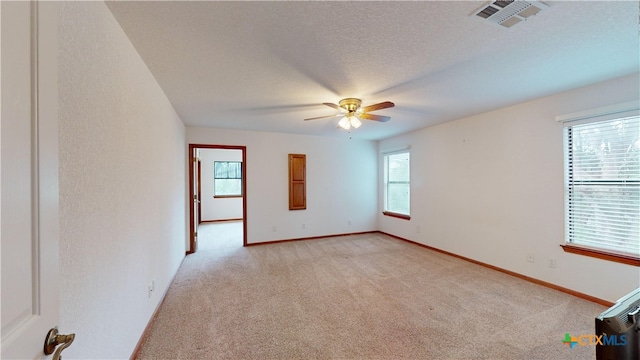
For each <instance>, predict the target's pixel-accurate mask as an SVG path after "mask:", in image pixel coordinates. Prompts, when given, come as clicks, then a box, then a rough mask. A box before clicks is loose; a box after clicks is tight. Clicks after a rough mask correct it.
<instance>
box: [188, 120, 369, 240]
mask: <svg viewBox="0 0 640 360" xmlns="http://www.w3.org/2000/svg"><path fill="white" fill-rule="evenodd" d="M187 142H188V143H192V144H216V145H244V146H246V147H247V153H246V156H247V164H246V166H247V173H246V178H247V194H246V195H247V227H248V229H247V236H248V239H247V240H248V242H249V243H255V242H264V241H273V240H282V239H292V238H303V237H311V236H322V235H331V234H344V233H352V232H360V231H373V230H376V229H377V223H376V211H377V208H378V203H377V198H376V191H377V184H378V179H377V176H376V172H377V168H378V167H377V164H376V161H377V160H376V143H375V142H373V141H362V140H349V139H348V138H347V134H346V133H345V137H344V138H341V139H336V138H326V137H319V136H305V135H294V134H280V133H269V132H255V131H238V130H223V129H209V128H195V127H188V128H187ZM290 153H295V154H306V155H307V209H306V210H296V211H290V210H289V184H288V178H289V160H288V156H287V154H290ZM349 221H350V222H351V224H349ZM303 224H304V229H303V228H302V225H303ZM274 227H275V228H276V231H273V228H274Z"/></svg>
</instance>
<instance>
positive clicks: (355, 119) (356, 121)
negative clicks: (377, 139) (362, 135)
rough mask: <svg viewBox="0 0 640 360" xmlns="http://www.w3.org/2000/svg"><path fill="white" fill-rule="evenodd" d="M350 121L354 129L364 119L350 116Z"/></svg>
mask: <svg viewBox="0 0 640 360" xmlns="http://www.w3.org/2000/svg"><path fill="white" fill-rule="evenodd" d="M349 122H350V123H351V126H353V128H354V129H357V128H359V127H360V126H361V125H362V121H360V119H358V118H357V117H356V116H351V117H349Z"/></svg>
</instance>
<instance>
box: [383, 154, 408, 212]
mask: <svg viewBox="0 0 640 360" xmlns="http://www.w3.org/2000/svg"><path fill="white" fill-rule="evenodd" d="M400 154H407V155H408V164H409V165H408V167H409V169H408V172H409V180H408V181H394V182H392V183H401V184H407V185H408V191H409V196H407V201H408V204H407V205H408V208H409V213H408V214H403V213H400V212H396V211H390V210H388V187H389V157H390V156H393V155H400ZM382 163H383V195H382V196H383V211H382V214H383V215H386V216H390V217H394V218H399V219H403V220H411V152H410V151H409V148H407V149H403V150H398V151H393V152H385V153H383V154H382Z"/></svg>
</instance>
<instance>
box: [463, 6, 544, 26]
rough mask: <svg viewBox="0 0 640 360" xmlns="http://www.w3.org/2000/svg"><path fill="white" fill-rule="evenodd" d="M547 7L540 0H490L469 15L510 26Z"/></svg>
mask: <svg viewBox="0 0 640 360" xmlns="http://www.w3.org/2000/svg"><path fill="white" fill-rule="evenodd" d="M548 7H549V5H547V4H545V3H543V2H541V1H517V0H516V1H514V0H511V1H490V2H488V3H487V4H486V5H484V6H482V7H481V8H480V9H478V10H476V11H475V12H474V13H473V14H471V16H473V17H475V18H477V19H480V20H483V21H488V22H491V23H494V24H496V25H500V26H503V27H506V28H510V27H512V26H513V25H515V24H517V23H519V22H521V21H525V20H527V18H529V17H530V16H533V15H536V14H537V13H539V12H540V11H542V10H544V9H546V8H548Z"/></svg>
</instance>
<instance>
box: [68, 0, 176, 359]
mask: <svg viewBox="0 0 640 360" xmlns="http://www.w3.org/2000/svg"><path fill="white" fill-rule="evenodd" d="M59 16H60V21H59V28H60V34H59V83H58V84H59V96H60V98H59V99H60V130H59V138H60V150H59V153H60V272H61V289H60V290H61V291H60V296H61V298H60V300H61V301H60V304H61V308H60V330H61V331H62V332H63V333H67V332H74V333H76V335H77V336H76V338H75V341H74V343H73V346H71V347H69V348H68V349H66V350H65V351H64V358H65V359H74V358H76V359H96V358H101V359H124V358H128V357H129V356H131V354H132V352H133V350H134V347H135V345H136V343H137V342H138V339H139V338H140V336H141V334H142V332H143V330H144V328H145V326H146V325H147V322H148V321H149V319H150V317H151V315H152V313H153V311H154V309H155V308H156V306H157V305H158V302H159V300H160V297H161V295H162V293H163V292H164V290H165V289H167V288H168V286H169V281H170V280H171V279H172V277H173V275H174V274H175V272H176V271H177V269H178V266H179V265H180V263H181V261H182V259H183V258H184V255H185V246H184V244H185V229H186V224H185V212H186V209H185V198H184V189H185V188H186V182H185V173H184V168H185V160H186V151H185V147H184V143H185V135H184V131H185V130H184V125H183V124H182V121H181V120H180V118H179V117H178V115H177V114H176V112H175V111H174V109H173V107H172V106H171V104H170V103H169V101H168V100H167V98H166V96H165V95H164V93H163V92H162V90H161V89H160V87H159V86H158V84H157V83H156V81H155V79H154V77H153V76H152V75H151V73H150V72H149V70H148V69H147V67H146V66H145V64H144V62H143V61H142V60H141V59H140V57H139V56H138V53H137V52H136V51H135V49H134V48H133V46H132V45H131V43H130V42H129V40H128V38H127V37H126V36H125V34H124V32H123V31H122V29H121V28H120V26H119V25H118V23H117V22H116V20H115V19H114V18H113V16H112V15H111V13H110V12H109V10H108V9H107V7H106V6H105V4H104V3H102V2H61V3H60V12H59ZM152 279H155V288H156V290H155V293H153V294H152V296H151V297H150V298H149V297H148V293H147V286H148V284H149V283H150V282H151V281H152Z"/></svg>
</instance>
